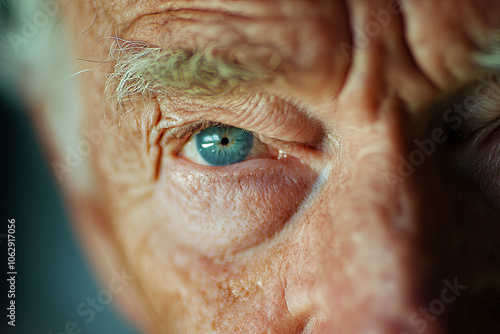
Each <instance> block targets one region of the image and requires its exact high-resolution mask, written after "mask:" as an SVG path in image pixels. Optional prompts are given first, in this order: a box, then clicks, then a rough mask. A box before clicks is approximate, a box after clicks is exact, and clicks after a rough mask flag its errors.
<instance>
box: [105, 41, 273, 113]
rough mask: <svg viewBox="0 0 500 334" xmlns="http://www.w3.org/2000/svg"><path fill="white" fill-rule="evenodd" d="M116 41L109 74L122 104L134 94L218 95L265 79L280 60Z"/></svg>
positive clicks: (119, 102) (111, 54)
mask: <svg viewBox="0 0 500 334" xmlns="http://www.w3.org/2000/svg"><path fill="white" fill-rule="evenodd" d="M121 42H122V43H118V42H115V43H114V46H113V47H112V48H111V51H110V60H111V61H113V62H114V63H115V65H114V67H113V71H112V73H110V74H109V75H108V80H107V84H106V86H107V88H109V87H110V86H111V85H113V83H114V85H115V87H114V94H113V95H112V97H114V98H115V99H116V100H117V102H118V104H119V105H120V106H121V105H122V103H123V101H124V100H125V99H127V98H128V97H130V96H133V95H144V94H150V93H154V94H162V93H167V92H168V91H169V90H176V91H181V92H183V93H186V94H191V95H195V96H198V97H214V96H219V95H222V94H224V93H227V92H229V91H231V90H233V89H234V88H236V87H238V86H241V85H244V84H251V83H255V82H265V81H268V80H269V79H270V78H271V74H273V73H275V72H276V69H277V67H278V62H277V61H276V59H271V60H270V61H269V62H268V63H267V64H263V63H261V62H256V61H249V60H244V59H243V60H242V59H238V58H237V57H236V56H235V55H234V54H229V55H228V56H226V57H223V56H221V55H218V54H216V53H215V51H214V50H215V48H206V49H204V50H196V51H188V50H183V49H175V50H169V49H165V48H160V47H157V46H151V45H149V44H147V43H144V42H138V41H121Z"/></svg>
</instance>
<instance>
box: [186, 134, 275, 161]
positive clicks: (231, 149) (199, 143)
mask: <svg viewBox="0 0 500 334" xmlns="http://www.w3.org/2000/svg"><path fill="white" fill-rule="evenodd" d="M180 155H181V156H183V157H184V158H186V159H188V160H190V161H192V162H195V163H197V164H200V165H207V166H227V165H232V164H236V163H238V162H242V161H244V160H248V159H255V158H262V157H270V156H271V153H270V149H269V148H268V146H267V145H266V144H264V143H262V142H261V141H259V140H258V139H257V138H256V137H255V136H254V134H253V133H251V132H249V131H246V130H243V129H240V128H236V127H233V126H229V125H217V126H212V127H209V128H206V129H204V130H201V131H199V132H197V133H195V134H194V135H193V136H191V138H189V139H188V141H187V142H186V143H185V144H184V146H183V147H182V149H181V151H180Z"/></svg>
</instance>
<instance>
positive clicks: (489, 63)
mask: <svg viewBox="0 0 500 334" xmlns="http://www.w3.org/2000/svg"><path fill="white" fill-rule="evenodd" d="M473 60H474V62H476V63H477V64H478V65H480V66H482V67H484V68H486V69H491V70H499V71H500V29H497V30H493V31H492V32H491V33H490V35H489V36H488V38H487V40H486V43H485V45H484V47H483V50H482V51H481V52H478V53H476V54H474V56H473Z"/></svg>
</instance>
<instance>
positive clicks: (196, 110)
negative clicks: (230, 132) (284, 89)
mask: <svg viewBox="0 0 500 334" xmlns="http://www.w3.org/2000/svg"><path fill="white" fill-rule="evenodd" d="M186 101H188V103H186ZM158 103H159V109H160V112H161V115H162V118H165V119H166V121H165V122H164V126H163V128H164V129H166V130H165V132H167V133H170V134H171V136H169V138H171V139H176V138H179V137H180V135H181V134H182V133H183V131H177V130H173V128H174V127H181V126H182V124H187V123H196V122H200V121H205V122H212V123H219V124H225V125H231V126H234V127H238V128H242V129H245V130H247V131H250V132H253V133H255V134H259V135H263V136H265V137H269V138H274V139H277V140H281V141H286V142H290V143H297V144H302V145H308V146H311V147H314V146H320V144H322V142H323V140H324V139H325V137H326V132H327V130H326V126H325V125H324V124H323V122H321V121H320V120H318V119H316V118H314V117H313V116H311V115H310V113H309V112H307V111H306V109H305V108H304V107H303V106H301V105H299V104H297V103H294V102H291V101H287V100H283V99H281V98H280V97H277V96H271V95H267V94H260V93H251V92H246V93H243V96H238V95H236V96H234V97H233V98H231V99H229V100H226V101H224V100H222V101H207V100H201V101H200V100H196V99H195V100H191V99H189V98H187V97H183V96H176V97H174V98H170V97H169V98H165V99H162V97H158ZM186 104H188V107H186ZM176 108H177V110H176ZM169 119H170V120H179V121H174V122H172V121H169ZM160 123H161V121H160ZM173 123H176V124H173ZM158 125H160V124H158ZM186 130H189V128H188V129H186ZM176 133H177V134H176ZM174 134H175V136H174Z"/></svg>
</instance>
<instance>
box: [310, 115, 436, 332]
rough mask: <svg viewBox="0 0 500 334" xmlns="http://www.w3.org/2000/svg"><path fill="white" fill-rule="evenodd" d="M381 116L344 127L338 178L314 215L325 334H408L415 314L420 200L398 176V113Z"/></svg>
mask: <svg viewBox="0 0 500 334" xmlns="http://www.w3.org/2000/svg"><path fill="white" fill-rule="evenodd" d="M384 113H385V116H384V117H380V118H378V119H377V120H376V121H375V122H373V123H372V124H370V125H366V123H365V124H364V125H363V126H360V127H350V128H346V129H344V130H345V131H343V134H344V137H345V138H344V140H345V142H346V143H347V144H346V146H347V147H346V148H345V151H346V154H345V156H346V157H347V158H346V159H345V160H344V161H342V163H341V164H340V165H341V168H342V170H343V172H342V173H340V174H341V176H340V177H336V179H335V181H332V182H331V183H330V184H329V185H328V186H327V187H326V189H325V191H324V197H325V199H324V201H322V203H323V204H322V207H321V208H319V210H318V211H319V212H321V214H320V215H321V217H322V219H321V220H320V221H319V222H318V225H319V226H318V227H317V231H319V232H318V235H317V239H318V240H319V242H318V243H317V244H316V252H317V253H318V259H320V263H321V265H320V267H321V268H322V277H321V278H320V279H318V281H317V284H316V291H318V292H319V291H321V293H319V294H317V295H315V296H316V297H317V298H318V304H319V305H321V308H322V309H323V312H325V313H326V314H327V318H328V319H329V320H328V322H327V325H326V328H328V330H327V332H328V331H330V330H333V331H334V332H336V333H337V332H339V333H340V332H342V333H362V332H364V331H370V333H398V334H399V333H405V331H406V332H408V333H412V331H410V330H411V326H410V323H409V317H410V316H411V315H412V314H413V313H414V312H415V310H418V308H419V305H418V304H419V301H418V300H417V297H418V296H416V294H417V291H416V289H417V284H416V282H415V280H414V277H416V276H415V270H416V266H415V258H416V257H417V256H418V255H417V253H418V249H417V246H416V242H417V240H416V239H417V232H418V229H419V225H420V221H419V220H420V214H419V211H420V210H421V209H422V205H423V196H422V194H421V193H419V191H418V187H416V186H415V183H414V181H413V177H412V175H407V174H405V175H403V174H402V173H401V158H402V157H404V156H405V155H406V153H405V152H407V151H408V148H407V144H406V143H407V142H408V140H407V138H405V134H404V131H403V130H402V129H403V128H405V127H404V126H402V125H403V124H402V121H401V119H402V118H401V117H400V111H399V110H397V109H396V108H393V110H387V111H386V112H384ZM349 314H351V318H349ZM353 314H354V315H355V316H354V317H353V316H352V315H353ZM433 326H436V324H433ZM426 330H427V333H437V328H431V326H430V325H429V326H428V328H427V329H426Z"/></svg>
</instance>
